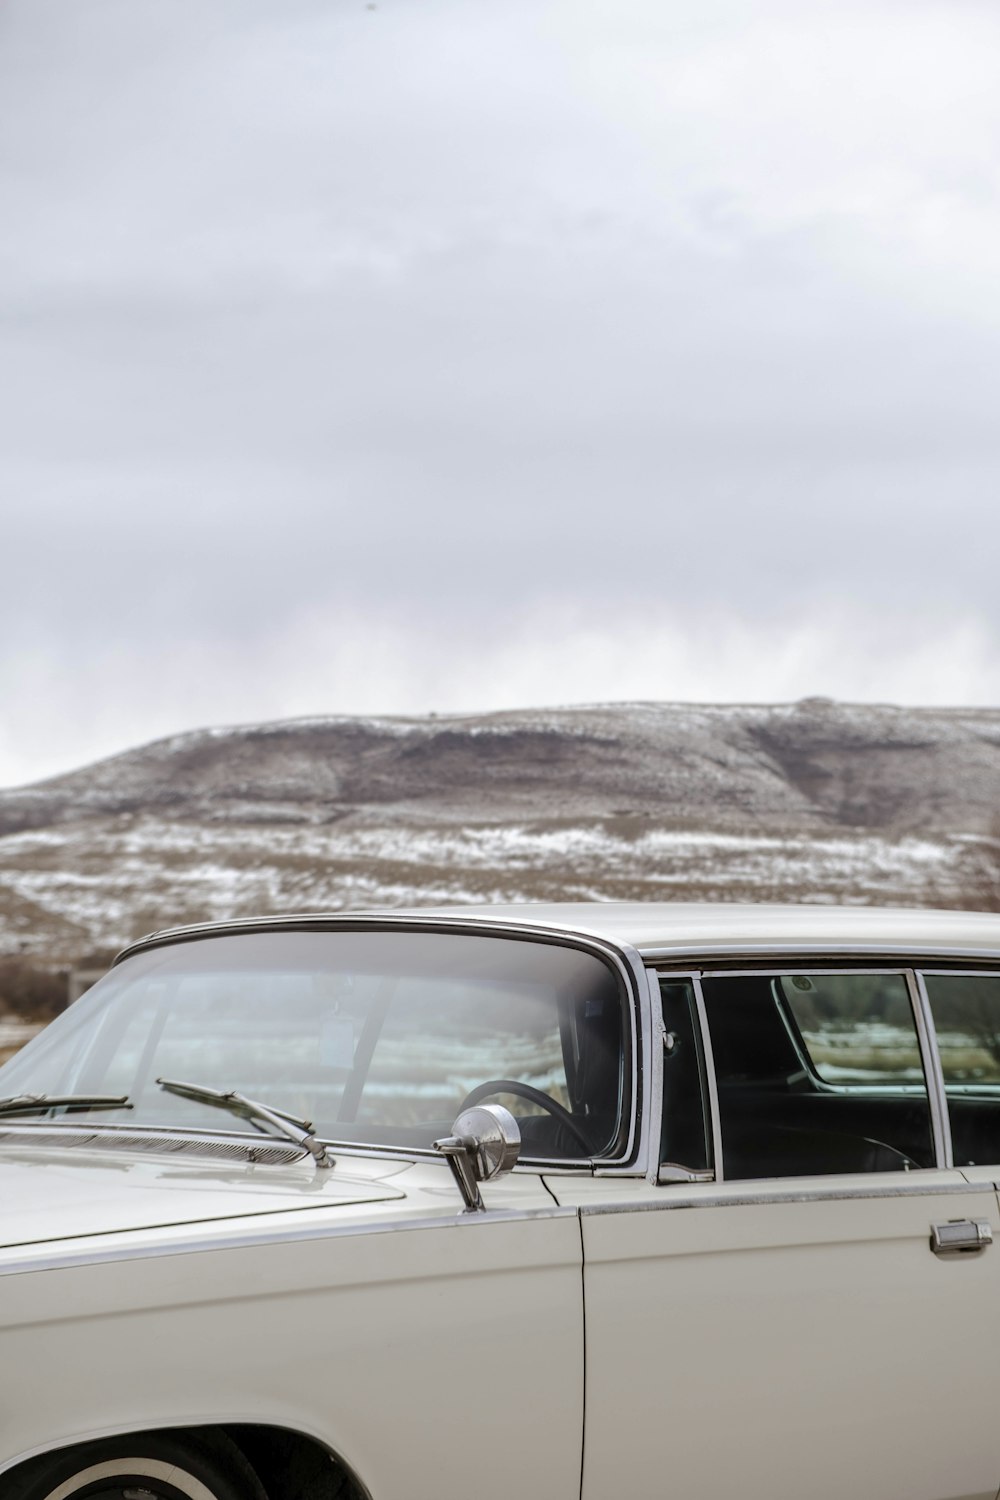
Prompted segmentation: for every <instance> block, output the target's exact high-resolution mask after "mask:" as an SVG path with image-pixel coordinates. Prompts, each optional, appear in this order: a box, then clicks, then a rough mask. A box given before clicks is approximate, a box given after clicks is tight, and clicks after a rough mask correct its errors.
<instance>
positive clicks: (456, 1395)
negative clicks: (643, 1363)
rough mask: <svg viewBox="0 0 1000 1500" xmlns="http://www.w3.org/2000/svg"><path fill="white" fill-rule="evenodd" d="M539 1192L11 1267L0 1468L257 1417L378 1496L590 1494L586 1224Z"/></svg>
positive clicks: (4, 1310)
mask: <svg viewBox="0 0 1000 1500" xmlns="http://www.w3.org/2000/svg"><path fill="white" fill-rule="evenodd" d="M444 1186H445V1185H444V1184H442V1187H444ZM536 1186H537V1188H538V1192H539V1194H540V1195H541V1194H543V1190H542V1188H541V1185H540V1184H537V1181H536ZM446 1191H447V1189H446ZM547 1201H548V1204H549V1208H548V1210H539V1211H534V1212H532V1211H519V1210H516V1209H514V1210H508V1211H505V1212H503V1213H500V1214H496V1215H491V1214H490V1213H489V1212H486V1213H482V1214H475V1215H461V1214H456V1213H455V1212H454V1208H453V1206H452V1204H451V1203H447V1207H446V1209H445V1211H444V1212H442V1211H441V1210H440V1209H439V1210H438V1213H439V1222H438V1223H437V1224H434V1223H433V1222H432V1221H430V1220H426V1219H425V1220H423V1221H415V1222H413V1223H411V1224H410V1225H407V1223H405V1222H402V1223H398V1224H397V1225H396V1226H395V1227H394V1229H393V1231H392V1232H391V1233H379V1232H377V1233H374V1234H372V1233H368V1232H365V1225H364V1221H363V1218H362V1217H361V1215H360V1213H359V1215H358V1217H357V1219H356V1221H355V1222H354V1223H353V1224H345V1223H343V1222H338V1223H337V1224H336V1225H331V1233H330V1234H329V1236H326V1237H324V1236H323V1235H322V1233H321V1232H320V1231H319V1227H318V1225H317V1223H316V1219H317V1216H316V1215H315V1214H313V1215H310V1216H309V1217H310V1220H311V1223H310V1227H309V1232H308V1237H304V1238H302V1239H299V1240H287V1239H286V1240H282V1239H279V1238H275V1239H273V1240H271V1241H270V1242H265V1243H259V1244H252V1243H248V1244H246V1245H244V1246H242V1247H241V1246H239V1245H234V1244H231V1243H228V1244H227V1245H226V1246H225V1247H221V1246H220V1247H219V1248H216V1249H207V1248H206V1249H195V1248H191V1249H188V1250H187V1251H182V1250H181V1249H180V1248H179V1247H178V1246H175V1247H174V1249H173V1250H172V1251H170V1252H168V1253H166V1254H156V1253H148V1254H146V1255H144V1256H141V1257H138V1258H129V1259H124V1260H114V1259H107V1260H105V1261H103V1262H102V1261H99V1260H98V1261H92V1262H90V1263H87V1262H86V1258H85V1255H84V1253H83V1252H84V1248H85V1247H83V1245H82V1242H79V1243H78V1244H77V1245H76V1246H74V1247H66V1254H67V1255H70V1254H73V1255H76V1256H77V1257H78V1258H77V1260H76V1262H75V1263H73V1262H72V1261H70V1262H69V1263H67V1264H66V1265H65V1266H64V1267H63V1268H62V1269H60V1268H59V1266H58V1260H57V1258H56V1257H54V1258H53V1259H52V1262H51V1268H50V1269H46V1270H43V1269H38V1270H34V1271H32V1270H23V1271H20V1272H17V1271H12V1270H10V1268H8V1274H6V1275H2V1274H0V1329H2V1333H0V1337H2V1341H3V1343H2V1347H3V1351H4V1360H3V1366H4V1371H5V1378H4V1390H3V1400H2V1405H0V1472H2V1471H3V1470H4V1469H6V1468H8V1467H10V1466H11V1464H12V1463H13V1462H14V1461H15V1460H17V1459H18V1458H20V1457H25V1456H28V1455H29V1454H31V1453H33V1452H36V1451H45V1450H49V1449H51V1448H53V1447H56V1446H64V1445H66V1444H67V1443H69V1442H72V1441H74V1440H81V1439H83V1438H86V1437H90V1436H96V1435H109V1434H111V1433H114V1432H121V1431H134V1430H139V1429H144V1428H152V1427H163V1426H170V1425H189V1424H203V1423H212V1422H223V1421H239V1422H260V1423H267V1424H271V1425H277V1426H282V1427H288V1428H291V1429H293V1430H298V1431H301V1432H304V1433H307V1434H309V1435H311V1436H314V1437H316V1438H318V1439H320V1440H321V1441H322V1442H324V1443H325V1444H326V1445H327V1446H328V1447H329V1448H330V1449H331V1450H333V1451H334V1452H336V1453H338V1454H339V1455H340V1456H341V1457H343V1458H344V1459H345V1461H346V1462H348V1463H349V1464H350V1466H351V1467H352V1469H353V1470H354V1471H355V1472H356V1473H357V1474H358V1475H359V1477H360V1478H361V1479H362V1481H363V1482H364V1484H365V1485H366V1486H367V1487H368V1489H369V1491H370V1493H371V1495H372V1496H373V1497H374V1500H415V1497H419V1496H427V1497H428V1500H430V1497H432V1496H433V1500H468V1496H469V1494H470V1493H471V1492H473V1491H474V1492H475V1494H476V1495H477V1497H479V1500H509V1497H510V1496H511V1495H513V1494H523V1495H529V1494H536V1493H537V1494H539V1495H542V1494H544V1495H545V1496H546V1497H550V1500H578V1497H579V1485H580V1456H581V1437H582V1419H583V1344H582V1298H581V1275H580V1262H581V1250H580V1233H579V1221H578V1219H577V1217H576V1216H575V1214H574V1213H573V1212H572V1211H569V1212H567V1211H565V1210H563V1211H562V1212H560V1211H559V1210H558V1209H556V1208H555V1206H554V1205H553V1204H552V1201H551V1199H548V1200H547ZM446 1202H447V1200H446ZM381 1222H382V1223H383V1226H384V1224H385V1221H384V1220H383V1221H381ZM231 1232H232V1231H230V1233H231ZM113 1238H114V1237H113V1236H108V1237H106V1240H112V1239H113ZM92 1243H93V1248H94V1250H95V1253H96V1252H97V1251H98V1250H99V1249H102V1250H103V1251H104V1253H105V1254H107V1252H108V1248H109V1247H108V1245H107V1243H105V1245H104V1246H99V1245H98V1244H97V1242H96V1241H94V1242H92ZM153 1249H154V1251H155V1247H153ZM0 1269H2V1267H0Z"/></svg>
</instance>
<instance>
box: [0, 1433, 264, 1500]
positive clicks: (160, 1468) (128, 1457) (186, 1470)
mask: <svg viewBox="0 0 1000 1500" xmlns="http://www.w3.org/2000/svg"><path fill="white" fill-rule="evenodd" d="M0 1492H2V1494H3V1497H4V1500H147V1495H148V1497H149V1500H267V1495H266V1493H265V1491H264V1489H263V1487H262V1485H261V1483H260V1481H259V1479H258V1478H257V1476H256V1474H255V1473H254V1471H253V1469H252V1468H251V1467H250V1465H249V1464H248V1463H247V1461H246V1459H245V1458H244V1457H243V1454H242V1453H241V1452H240V1450H239V1449H238V1448H237V1447H236V1445H235V1443H232V1442H231V1441H230V1440H229V1439H228V1438H226V1437H225V1435H224V1434H223V1433H218V1434H212V1435H211V1436H205V1437H202V1436H200V1435H199V1436H194V1437H190V1436H187V1435H185V1436H184V1437H175V1436H174V1435H173V1434H171V1433H156V1432H154V1433H144V1434H141V1435H139V1436H137V1437H124V1438H109V1439H108V1440H107V1441H106V1442H99V1443H84V1444H83V1445H82V1446H80V1447H79V1448H69V1449H64V1450H63V1451H62V1452H60V1453H52V1454H46V1455H45V1457H43V1458H39V1459H35V1460H34V1461H33V1462H32V1463H30V1464H27V1465H26V1466H25V1467H24V1468H23V1469H19V1470H16V1471H15V1472H14V1473H13V1474H10V1475H6V1476H4V1477H3V1478H0Z"/></svg>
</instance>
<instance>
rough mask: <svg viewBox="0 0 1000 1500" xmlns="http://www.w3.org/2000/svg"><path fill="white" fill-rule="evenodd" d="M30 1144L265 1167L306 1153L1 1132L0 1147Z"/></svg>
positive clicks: (182, 1140) (97, 1133)
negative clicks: (238, 1162)
mask: <svg viewBox="0 0 1000 1500" xmlns="http://www.w3.org/2000/svg"><path fill="white" fill-rule="evenodd" d="M25 1141H31V1142H32V1143H33V1144H34V1145H36V1146H57V1147H59V1148H61V1149H65V1148H68V1147H71V1146H89V1147H91V1148H92V1149H95V1150H98V1151H141V1152H146V1153H148V1154H150V1155H156V1156H163V1155H170V1156H200V1157H203V1158H204V1157H208V1158H210V1159H212V1160H214V1161H243V1162H255V1163H260V1164H262V1165H264V1166H272V1167H280V1166H287V1165H288V1164H289V1163H291V1162H295V1161H301V1160H302V1158H303V1157H304V1156H305V1155H306V1153H305V1152H304V1151H303V1150H301V1149H300V1147H298V1146H285V1145H282V1144H281V1143H280V1142H275V1143H274V1144H272V1143H271V1142H269V1141H264V1140H262V1141H261V1142H260V1144H259V1145H258V1144H257V1143H256V1142H254V1143H253V1144H250V1143H249V1142H247V1143H246V1144H243V1143H242V1142H240V1141H210V1140H204V1139H200V1138H199V1137H197V1136H194V1137H187V1136H176V1135H155V1134H151V1135H133V1134H126V1133H125V1132H124V1131H110V1130H108V1131H104V1130H86V1131H84V1130H32V1129H29V1130H0V1143H5V1142H6V1143H9V1144H10V1145H15V1146H16V1145H18V1144H23V1143H24V1142H25Z"/></svg>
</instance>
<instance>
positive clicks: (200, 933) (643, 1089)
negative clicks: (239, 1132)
mask: <svg viewBox="0 0 1000 1500" xmlns="http://www.w3.org/2000/svg"><path fill="white" fill-rule="evenodd" d="M527 909H528V910H530V908H527ZM352 930H353V931H358V930H364V931H373V930H374V931H384V932H394V931H417V932H454V933H462V934H465V935H469V934H475V933H479V934H481V935H482V936H484V937H507V938H520V939H522V940H524V941H527V942H536V943H556V944H558V945H559V946H561V947H564V948H576V949H579V950H580V951H581V952H584V953H592V954H593V955H594V956H595V957H597V958H600V959H603V960H604V962H605V963H609V964H610V965H611V966H612V968H613V969H614V970H615V972H616V973H617V975H618V978H619V980H620V981H621V983H622V984H623V986H624V1001H625V1007H626V1011H627V1019H628V1028H627V1031H626V1035H627V1036H628V1043H629V1054H630V1068H629V1073H630V1077H629V1078H628V1086H629V1089H630V1093H631V1101H630V1106H629V1119H628V1121H627V1127H628V1128H627V1133H626V1139H625V1141H624V1143H623V1145H622V1148H621V1150H620V1151H619V1152H617V1153H616V1154H615V1155H614V1156H607V1157H604V1156H601V1157H593V1158H587V1159H586V1160H579V1161H576V1160H573V1161H568V1162H567V1161H566V1159H565V1158H563V1159H562V1160H561V1161H560V1160H558V1159H555V1158H548V1157H530V1158H526V1159H523V1165H525V1166H531V1167H534V1168H535V1169H537V1170H545V1171H550V1170H552V1169H554V1168H555V1169H557V1168H559V1167H560V1166H563V1167H571V1168H575V1169H576V1170H578V1171H579V1170H581V1169H582V1168H586V1169H588V1170H590V1171H592V1172H600V1174H601V1176H612V1175H614V1176H618V1175H619V1174H621V1175H624V1176H629V1177H632V1176H636V1175H645V1174H646V1173H647V1172H648V1171H649V1159H650V1157H651V1156H653V1155H656V1154H657V1153H656V1148H655V1146H651V1144H650V1108H651V1100H650V1089H649V1087H648V1086H647V1085H648V1080H649V1078H650V1072H651V1068H652V1051H651V1047H650V1033H649V1024H650V1014H651V1013H650V1009H649V985H648V981H647V979H646V965H645V964H644V963H643V961H642V959H641V958H640V956H639V953H638V952H637V950H636V949H635V948H633V947H632V946H631V945H630V944H629V943H624V942H616V941H615V940H614V939H612V938H606V937H603V936H601V934H600V933H596V932H593V931H589V930H587V929H578V928H570V927H554V926H551V925H549V924H543V923H537V922H535V923H533V922H518V921H514V920H512V919H503V918H495V917H482V916H478V915H475V914H470V915H469V916H468V917H465V916H462V915H461V914H456V913H449V914H448V916H437V915H435V914H434V913H432V912H428V913H426V914H424V913H421V912H407V913H401V914H400V915H398V916H397V915H395V914H394V913H392V912H333V913H324V912H304V913H300V914H299V915H297V916H291V917H248V918H244V919H239V920H234V921H232V922H203V923H199V924H197V925H196V926H190V927H174V928H168V929H165V930H164V931H163V932H155V933H151V934H150V935H149V936H147V937H144V938H140V939H139V940H138V941H137V942H135V943H130V944H129V945H128V947H126V948H123V949H122V950H121V952H120V953H119V954H117V956H116V957H115V959H114V961H113V963H112V965H111V967H112V968H116V967H117V966H118V965H119V964H121V963H123V962H125V961H126V960H127V959H129V958H132V957H134V956H136V955H137V954H140V953H145V952H149V951H150V950H152V949H155V948H159V947H166V946H172V945H174V944H179V943H185V942H189V941H195V940H197V939H200V938H209V937H239V936H242V935H245V934H248V933H255V932H337V931H352ZM622 1103H623V1104H624V1100H623V1101H622ZM201 1134H204V1131H202V1132H201ZM258 1139H259V1137H258ZM319 1139H321V1140H322V1141H323V1142H324V1144H326V1145H330V1146H334V1147H336V1148H337V1149H338V1150H345V1149H346V1150H349V1149H351V1146H350V1145H348V1143H346V1142H341V1141H338V1140H336V1139H335V1138H328V1137H326V1136H320V1137H319ZM658 1140H659V1135H658V1134H657V1141H658ZM364 1149H365V1150H366V1151H367V1150H375V1151H378V1152H380V1153H381V1152H383V1151H384V1150H386V1151H388V1153H389V1154H391V1155H394V1156H399V1157H401V1158H403V1159H407V1160H410V1159H421V1160H423V1159H430V1160H440V1157H439V1156H438V1154H437V1153H436V1152H434V1151H433V1150H430V1149H427V1150H423V1149H417V1150H411V1149H410V1148H409V1147H406V1148H403V1149H400V1148H397V1147H389V1148H383V1147H381V1146H377V1145H376V1146H368V1145H367V1144H366V1145H365V1148H364ZM515 1170H516V1169H515Z"/></svg>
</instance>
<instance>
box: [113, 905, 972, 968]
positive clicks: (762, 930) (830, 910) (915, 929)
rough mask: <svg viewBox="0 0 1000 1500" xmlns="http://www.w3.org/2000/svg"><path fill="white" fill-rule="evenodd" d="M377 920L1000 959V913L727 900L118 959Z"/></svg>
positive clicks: (699, 951) (281, 924)
mask: <svg viewBox="0 0 1000 1500" xmlns="http://www.w3.org/2000/svg"><path fill="white" fill-rule="evenodd" d="M352 923H359V924H363V925H366V926H367V925H370V924H372V923H378V924H386V925H394V924H396V923H399V925H401V926H407V927H412V926H414V925H419V926H427V925H430V926H442V927H451V928H455V927H460V928H467V927H477V926H478V927H491V928H493V929H494V930H496V929H504V928H510V929H517V930H519V931H522V932H523V931H525V930H526V929H528V930H536V929H537V930H538V931H539V933H542V932H545V933H550V934H551V933H564V934H566V935H571V934H579V935H582V936H588V937H596V938H599V939H603V940H604V941H605V942H610V943H612V944H614V945H615V946H627V947H631V948H633V949H636V950H638V952H639V953H640V954H642V955H643V956H644V957H646V958H663V959H665V960H671V959H680V958H695V957H698V956H699V955H702V956H704V957H706V958H709V957H712V956H715V957H735V956H739V955H740V954H746V955H747V956H753V955H754V954H762V953H770V952H776V951H778V952H784V953H789V954H793V953H802V954H806V953H812V954H827V955H836V954H857V955H865V954H885V955H887V956H888V955H895V956H900V955H903V956H905V955H907V954H910V955H913V956H915V957H917V956H919V957H927V956H928V955H933V954H941V955H943V956H947V957H949V958H953V957H957V958H960V957H963V956H966V957H970V958H983V959H997V960H1000V915H994V914H991V913H984V912H964V911H931V910H928V909H925V908H892V907H878V906H828V905H819V904H817V905H808V904H803V905H799V906H787V905H786V906H778V905H768V904H763V903H761V904H749V903H747V904H742V905H741V904H736V903H729V902H679V901H673V902H665V901H664V902H632V901H629V902H624V901H623V902H615V901H593V902H551V903H549V902H546V903H529V902H524V903H516V904H509V905H491V906H454V907H444V906H438V907H415V908H407V909H399V908H384V909H371V908H369V909H366V910H358V911H338V912H302V913H298V914H294V913H293V914H289V915H279V916H272V917H254V918H247V919H244V920H236V921H231V922H213V923H204V924H201V925H198V926H192V927H180V928H172V929H168V930H165V931H163V932H157V933H152V934H150V936H149V937H147V938H143V939H142V940H141V941H140V942H138V943H134V944H131V945H130V946H129V947H128V948H126V949H124V950H123V951H122V953H120V954H119V955H118V959H116V962H118V961H119V960H120V959H122V958H125V957H127V956H128V955H130V954H132V953H135V952H137V951H139V950H141V949H143V948H147V947H151V946H159V945H160V944H162V943H168V942H183V941H185V940H188V939H194V938H200V937H211V936H220V935H225V934H235V933H241V932H255V931H256V932H259V931H282V930H285V931H288V930H304V929H305V930H316V929H323V928H333V927H343V926H350V925H351V924H352Z"/></svg>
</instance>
